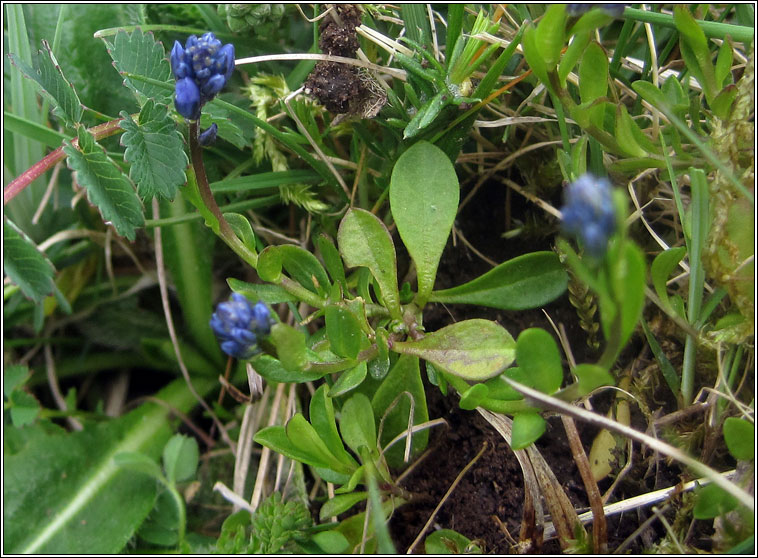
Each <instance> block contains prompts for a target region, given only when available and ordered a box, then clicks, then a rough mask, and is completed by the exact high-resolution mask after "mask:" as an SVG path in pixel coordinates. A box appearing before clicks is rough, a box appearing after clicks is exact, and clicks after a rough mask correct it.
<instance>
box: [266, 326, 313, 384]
mask: <svg viewBox="0 0 758 558" xmlns="http://www.w3.org/2000/svg"><path fill="white" fill-rule="evenodd" d="M271 342H272V343H273V344H274V345H275V346H276V352H277V355H278V356H279V360H280V361H281V363H282V366H284V368H286V369H287V370H289V371H290V372H299V371H301V370H303V369H304V368H305V367H306V365H307V364H308V355H307V354H306V352H305V334H304V333H303V332H302V331H300V330H299V329H295V328H294V327H292V326H290V325H287V324H283V323H278V324H274V326H273V327H272V328H271Z"/></svg>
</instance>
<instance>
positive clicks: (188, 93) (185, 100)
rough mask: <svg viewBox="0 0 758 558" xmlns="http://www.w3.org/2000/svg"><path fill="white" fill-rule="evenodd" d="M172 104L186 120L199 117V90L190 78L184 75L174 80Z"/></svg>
mask: <svg viewBox="0 0 758 558" xmlns="http://www.w3.org/2000/svg"><path fill="white" fill-rule="evenodd" d="M174 105H175V106H176V110H177V112H178V113H179V114H181V115H182V116H183V117H184V118H186V119H188V120H197V119H198V118H200V90H199V89H198V88H197V85H195V82H194V81H193V80H192V78H189V77H185V78H182V79H180V80H178V81H177V82H176V95H175V96H174Z"/></svg>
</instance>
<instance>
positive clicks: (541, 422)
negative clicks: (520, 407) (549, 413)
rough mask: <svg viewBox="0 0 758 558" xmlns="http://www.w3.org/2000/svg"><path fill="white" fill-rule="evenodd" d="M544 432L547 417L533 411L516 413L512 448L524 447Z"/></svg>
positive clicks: (512, 433) (512, 432)
mask: <svg viewBox="0 0 758 558" xmlns="http://www.w3.org/2000/svg"><path fill="white" fill-rule="evenodd" d="M544 432H545V419H543V418H542V415H540V414H539V413H535V412H532V411H528V412H524V413H516V414H515V415H514V417H513V430H512V431H511V448H512V449H514V450H518V449H524V448H525V447H527V446H529V445H530V444H531V443H533V442H535V441H536V440H538V439H539V437H540V436H542V434H543V433H544Z"/></svg>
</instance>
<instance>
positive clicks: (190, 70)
mask: <svg viewBox="0 0 758 558" xmlns="http://www.w3.org/2000/svg"><path fill="white" fill-rule="evenodd" d="M171 70H172V71H173V72H174V77H175V78H176V93H175V95H174V104H175V105H176V110H177V111H178V112H179V114H181V115H182V116H183V117H184V118H187V119H188V120H197V119H198V118H200V109H201V108H202V106H203V105H204V104H205V103H207V102H208V101H210V100H211V99H212V98H213V97H215V96H216V94H217V93H218V92H219V91H221V90H222V89H223V88H224V85H226V82H227V81H228V80H229V77H230V76H231V75H232V72H233V71H234V45H232V44H226V45H222V44H221V41H219V40H218V39H217V38H216V36H215V35H214V34H213V33H210V32H209V33H205V34H204V35H203V36H201V37H200V38H199V39H198V38H197V36H195V35H192V36H191V37H190V38H189V39H187V43H186V44H185V46H182V45H181V43H180V42H179V41H175V42H174V48H172V49H171Z"/></svg>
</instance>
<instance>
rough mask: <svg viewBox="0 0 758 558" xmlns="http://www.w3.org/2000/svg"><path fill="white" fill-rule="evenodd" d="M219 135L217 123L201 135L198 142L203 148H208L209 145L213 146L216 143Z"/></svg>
mask: <svg viewBox="0 0 758 558" xmlns="http://www.w3.org/2000/svg"><path fill="white" fill-rule="evenodd" d="M217 135H218V124H216V123H215V122H214V123H213V124H211V126H210V128H208V129H207V130H206V131H205V132H203V133H201V134H200V136H199V137H198V138H197V141H198V142H200V145H202V146H203V147H207V146H209V145H213V144H214V143H216V136H217Z"/></svg>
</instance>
